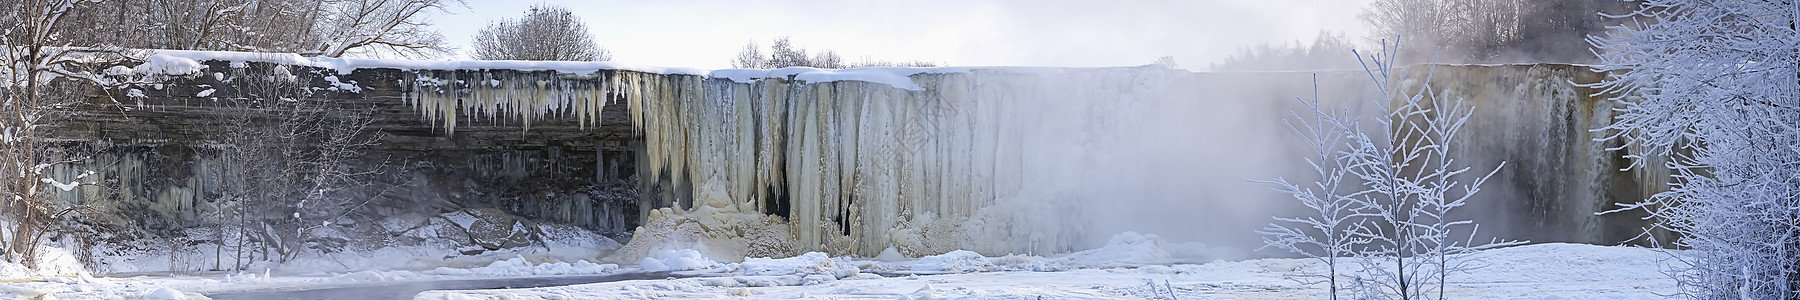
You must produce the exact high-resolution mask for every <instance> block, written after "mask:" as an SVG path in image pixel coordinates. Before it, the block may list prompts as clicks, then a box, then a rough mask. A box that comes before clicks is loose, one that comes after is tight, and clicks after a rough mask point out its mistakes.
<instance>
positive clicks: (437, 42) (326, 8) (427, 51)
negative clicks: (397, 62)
mask: <svg viewBox="0 0 1800 300" xmlns="http://www.w3.org/2000/svg"><path fill="white" fill-rule="evenodd" d="M321 1H322V2H321V4H320V6H319V9H320V11H321V12H322V14H321V15H320V19H319V20H318V23H317V24H318V25H317V28H315V29H314V31H317V32H320V33H321V34H322V36H321V40H322V41H321V42H320V43H319V44H318V46H316V47H313V48H312V49H309V50H308V51H305V53H304V54H314V55H319V56H326V57H341V56H344V55H345V54H348V53H352V52H353V51H360V52H361V53H366V54H369V55H375V56H380V55H381V54H380V53H382V51H385V52H386V53H393V54H396V55H399V56H402V57H431V56H436V55H442V54H447V53H449V50H450V49H449V47H450V46H449V45H445V44H444V36H443V35H441V34H438V33H437V31H434V30H431V29H430V28H431V24H430V23H428V22H426V21H424V17H423V16H420V15H419V13H421V12H424V11H425V10H427V9H438V10H444V9H445V8H446V7H448V6H450V5H461V4H462V1H461V0H321Z"/></svg>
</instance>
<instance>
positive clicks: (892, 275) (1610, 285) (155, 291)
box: [0, 233, 1675, 299]
mask: <svg viewBox="0 0 1800 300" xmlns="http://www.w3.org/2000/svg"><path fill="white" fill-rule="evenodd" d="M1161 244H1162V243H1161V242H1160V241H1159V240H1158V239H1157V238H1156V237H1155V236H1149V235H1138V234H1134V233H1126V234H1121V235H1118V236H1115V237H1114V238H1113V239H1112V241H1111V242H1110V243H1109V244H1108V245H1107V246H1105V247H1102V248H1099V249H1093V250H1088V251H1082V252H1077V253H1072V254H1068V255H1060V256H1053V257H1039V256H1022V255H1013V256H1004V257H983V256H981V255H979V254H976V253H974V252H968V251H955V252H951V253H947V254H943V255H936V256H927V257H922V258H916V259H908V258H904V257H899V255H898V254H897V253H887V254H886V255H883V256H881V257H876V258H871V259H849V258H841V257H840V258H832V257H827V256H825V255H823V254H820V253H808V254H806V255H801V256H798V257H793V258H783V259H766V258H751V259H747V260H745V261H744V262H742V263H725V262H718V261H714V260H710V259H707V258H705V257H702V256H701V255H700V254H699V252H696V251H693V250H679V251H663V252H662V253H659V254H657V255H654V256H653V257H651V258H646V259H644V260H642V261H640V262H639V263H638V264H636V265H627V266H619V265H615V264H596V263H589V262H586V261H577V262H575V263H563V262H554V263H536V264H534V263H532V262H531V259H527V258H524V257H518V258H513V259H507V260H499V261H495V262H493V263H491V264H489V265H488V266H481V267H473V268H448V267H444V268H437V269H432V270H425V271H359V272H348V273H322V274H311V275H274V276H269V275H263V274H245V273H236V274H217V275H205V276H175V277H170V276H166V275H155V276H138V277H123V278H94V277H91V276H85V275H78V276H68V277H49V278H41V279H15V280H10V281H8V283H5V284H0V292H4V293H6V294H4V295H0V297H3V298H19V299H32V298H38V297H41V299H183V298H187V299H204V296H203V295H205V294H216V293H222V292H234V291H258V290H261V291H267V290H299V289H315V288H327V287H339V286H359V285H360V286H368V285H383V284H401V283H405V282H416V281H430V280H456V279H485V278H497V277H528V276H568V275H595V274H625V273H631V272H644V271H676V274H679V275H682V276H684V277H682V278H670V279H659V280H632V281H618V282H606V283H595V284H583V285H573V286H561V287H547V288H530V289H498V290H453V291H427V292H424V293H421V294H419V295H418V297H417V298H418V299H637V298H742V297H749V298H769V299H796V298H832V299H836V298H879V299H932V298H959V299H1037V298H1040V297H1042V298H1045V299H1070V298H1075V299H1091V298H1162V299H1167V298H1170V293H1171V292H1172V293H1173V294H1174V298H1177V299H1294V298H1323V296H1324V295H1323V293H1324V286H1323V284H1311V285H1308V284H1302V283H1300V282H1298V281H1296V280H1293V279H1291V278H1293V275H1298V274H1308V273H1311V274H1317V273H1320V272H1322V271H1323V268H1322V267H1321V266H1320V265H1319V264H1318V263H1317V262H1316V261H1313V260H1304V259H1255V260H1246V261H1214V262H1209V263H1203V264H1193V263H1183V262H1182V259H1180V258H1179V257H1175V256H1171V255H1170V253H1179V252H1171V251H1168V250H1170V249H1163V247H1161V246H1160V245H1161ZM1468 259H1471V260H1472V261H1475V262H1477V263H1478V264H1482V265H1484V266H1486V267H1484V268H1482V269H1479V270H1476V271H1474V272H1472V273H1468V274H1461V275H1453V276H1452V277H1451V282H1452V284H1451V287H1450V290H1449V295H1448V296H1449V297H1450V298H1466V299H1661V298H1672V297H1673V296H1672V295H1670V294H1672V293H1673V292H1675V290H1674V286H1675V284H1674V282H1673V281H1672V280H1670V279H1669V277H1668V276H1667V275H1665V274H1664V273H1665V272H1664V270H1667V269H1669V267H1670V265H1671V264H1673V263H1675V261H1673V260H1671V257H1670V256H1669V255H1668V254H1667V253H1663V252H1658V251H1655V250H1650V249H1643V248H1632V247H1609V246H1593V245H1581V244H1537V245H1528V246H1519V247H1512V248H1504V249H1497V250H1491V251H1486V252H1483V253H1479V254H1475V255H1472V256H1470V257H1468ZM5 272H7V271H5V270H0V273H5ZM11 274H14V275H16V274H18V273H11ZM685 276H692V277H685Z"/></svg>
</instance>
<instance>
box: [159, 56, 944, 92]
mask: <svg viewBox="0 0 1800 300" xmlns="http://www.w3.org/2000/svg"><path fill="white" fill-rule="evenodd" d="M208 60H211V61H228V62H232V63H242V62H250V61H254V62H269V63H277V64H284V65H296V66H309V67H317V68H326V69H332V70H336V71H337V73H338V74H350V72H352V71H355V70H356V69H374V68H390V69H402V70H500V69H505V70H519V71H556V72H561V73H571V74H592V73H595V72H598V71H600V70H626V71H637V72H645V73H655V74H664V75H696V76H705V77H710V78H725V79H730V80H732V81H735V82H740V83H749V82H754V81H756V80H761V79H769V78H782V79H788V78H791V79H794V80H799V81H805V82H815V83H816V82H832V81H864V82H871V83H879V84H886V85H889V86H893V87H894V88H899V89H906V90H914V91H916V90H920V89H921V88H920V87H919V85H918V84H915V83H913V81H912V78H911V76H912V75H916V74H924V73H931V74H937V73H961V72H968V71H970V69H969V68H962V67H937V68H908V67H870V68H852V69H842V70H828V69H816V68H807V67H789V68H780V69H773V70H761V69H724V70H710V71H709V70H704V69H698V68H678V67H657V66H644V65H634V64H626V63H617V62H608V61H517V60H402V59H358V58H330V57H306V56H301V55H299V54H293V53H255V52H230V51H192V50H155V54H153V55H151V56H150V57H149V61H151V62H154V63H155V65H156V66H159V68H158V69H157V70H158V71H160V72H161V73H167V74H174V75H181V74H191V73H193V72H198V71H199V70H200V69H202V68H203V66H202V65H200V64H198V63H197V62H198V61H208ZM160 66H169V67H160ZM140 69H141V68H140Z"/></svg>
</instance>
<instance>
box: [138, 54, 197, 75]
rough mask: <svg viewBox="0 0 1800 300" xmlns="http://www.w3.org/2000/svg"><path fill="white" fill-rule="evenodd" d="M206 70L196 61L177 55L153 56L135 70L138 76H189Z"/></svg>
mask: <svg viewBox="0 0 1800 300" xmlns="http://www.w3.org/2000/svg"><path fill="white" fill-rule="evenodd" d="M204 69H206V66H205V65H201V64H200V62H199V61H198V60H196V59H193V58H190V57H182V56H176V55H160V54H158V55H151V56H150V57H149V58H147V59H146V60H145V61H144V64H142V65H138V66H137V68H136V69H135V71H136V73H138V74H146V75H173V76H180V75H188V74H194V73H197V72H200V70H204Z"/></svg>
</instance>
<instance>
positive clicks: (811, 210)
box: [628, 68, 1170, 255]
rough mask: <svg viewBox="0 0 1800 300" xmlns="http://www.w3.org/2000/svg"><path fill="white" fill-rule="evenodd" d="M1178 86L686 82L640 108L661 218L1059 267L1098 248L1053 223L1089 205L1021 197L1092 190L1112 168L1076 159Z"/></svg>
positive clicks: (1035, 73) (1028, 78)
mask: <svg viewBox="0 0 1800 300" xmlns="http://www.w3.org/2000/svg"><path fill="white" fill-rule="evenodd" d="M1169 72H1170V71H1168V70H1163V69H1150V68H1139V69H1132V68H1116V69H1093V70H1080V71H1078V72H1071V71H1068V70H1064V69H984V70H977V71H972V72H965V73H949V74H919V75H914V76H913V77H912V79H913V81H915V83H916V84H917V85H918V86H919V87H920V88H919V89H918V90H906V89H900V88H895V87H892V86H889V85H886V84H880V83H871V82H862V81H836V82H822V83H807V82H793V81H788V80H782V79H766V80H757V81H753V82H749V83H740V82H734V81H730V80H721V79H711V80H704V81H703V82H702V81H699V80H695V79H691V78H683V79H676V80H670V81H668V82H666V83H659V84H658V85H655V86H654V87H655V88H658V89H661V90H660V91H661V93H660V94H659V95H657V96H645V97H629V98H630V99H632V100H631V101H632V102H631V103H632V107H633V113H634V114H636V116H637V117H636V119H637V120H638V122H639V126H640V128H642V129H643V133H644V135H645V141H646V144H647V146H646V149H645V156H646V157H647V159H648V165H644V166H640V168H641V170H647V171H648V172H649V173H647V174H645V175H647V177H646V178H654V179H656V180H660V181H661V182H660V183H659V184H660V186H661V187H662V188H663V189H664V192H663V193H660V195H659V196H658V197H659V200H658V201H661V203H657V204H655V205H650V206H673V207H677V210H705V211H715V212H758V211H761V212H768V213H774V214H782V215H787V216H788V217H789V218H788V220H789V225H790V226H791V229H792V232H793V235H794V238H795V240H794V241H792V242H793V243H794V247H793V248H794V250H795V251H830V252H834V253H848V254H860V255H875V254H876V253H878V252H880V251H882V250H883V249H885V248H887V247H898V248H900V249H901V250H902V251H903V252H910V253H913V254H934V253H942V252H944V251H949V250H953V249H975V250H980V251H983V252H992V253H996V254H1003V253H1051V252H1061V251H1069V250H1072V249H1075V248H1077V247H1081V246H1085V245H1083V244H1082V243H1083V242H1085V240H1084V238H1085V237H1082V236H1080V235H1079V233H1080V232H1079V231H1080V223H1079V221H1077V220H1072V219H1074V218H1069V219H1062V220H1057V219H1058V218H1056V217H1057V216H1059V214H1060V215H1062V216H1068V215H1072V214H1076V213H1078V212H1079V211H1080V210H1081V208H1079V207H1078V206H1077V205H1076V203H1073V200H1074V198H1082V197H1079V196H1077V195H1071V194H1081V193H1079V192H1069V193H1065V194H1063V195H1055V197H1052V196H1048V195H1044V194H1045V193H1037V194H1030V195H1024V194H1021V191H1023V190H1057V191H1065V192H1066V191H1073V190H1081V189H1083V187H1079V186H1071V185H1078V184H1079V182H1080V181H1081V180H1080V177H1081V176H1082V175H1078V174H1073V173H1075V172H1072V170H1091V169H1104V168H1106V167H1105V166H1102V165H1105V164H1110V162H1107V161H1104V160H1098V159H1083V158H1082V156H1083V155H1085V154H1086V153H1085V152H1082V151H1079V150H1081V149H1086V150H1088V151H1093V150H1097V149H1093V148H1094V147H1104V146H1105V145H1106V144H1110V143H1104V142H1097V141H1096V139H1106V138H1109V137H1106V136H1099V135H1098V134H1093V132H1097V131H1098V132H1105V131H1111V130H1113V129H1117V128H1105V129H1099V128H1102V127H1107V126H1112V125H1115V124H1109V123H1110V122H1116V121H1118V119H1120V118H1121V117H1123V116H1125V115H1129V114H1123V113H1122V112H1124V111H1127V110H1130V109H1133V107H1139V106H1134V105H1132V104H1133V103H1132V102H1134V100H1136V101H1138V102H1141V101H1143V100H1142V99H1149V98H1159V99H1160V98H1166V97H1165V96H1167V94H1166V93H1167V92H1169V91H1168V90H1166V89H1165V88H1163V87H1162V86H1159V85H1163V84H1162V83H1161V82H1162V80H1158V79H1159V78H1164V77H1163V76H1157V75H1156V74H1157V73H1169ZM691 91H703V92H701V93H694V92H691ZM628 94H629V93H628ZM640 101H642V102H640ZM1070 149H1076V150H1077V151H1071V150H1070ZM1028 184H1035V186H1034V187H1027V186H1026V185H1028ZM1082 196H1085V195H1082ZM1059 197H1060V198H1059ZM1059 201H1060V202H1059ZM987 208H996V209H993V210H992V211H991V212H989V213H985V214H984V213H983V211H984V209H987ZM1015 213H1017V214H1015ZM657 215H660V214H657ZM653 217H660V216H653Z"/></svg>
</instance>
